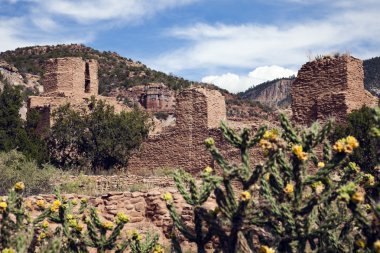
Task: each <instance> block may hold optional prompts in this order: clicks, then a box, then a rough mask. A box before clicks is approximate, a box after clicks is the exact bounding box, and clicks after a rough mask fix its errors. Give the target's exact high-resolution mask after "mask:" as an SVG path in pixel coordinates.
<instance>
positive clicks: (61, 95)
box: [28, 57, 129, 133]
mask: <svg viewBox="0 0 380 253" xmlns="http://www.w3.org/2000/svg"><path fill="white" fill-rule="evenodd" d="M44 68H45V74H44V76H43V80H42V84H43V85H44V93H43V94H41V96H30V97H29V100H28V109H30V108H37V109H38V110H39V111H40V113H41V116H42V117H41V122H39V124H38V128H37V132H39V133H44V132H46V130H48V129H49V128H47V127H50V126H51V125H52V124H53V122H52V119H51V117H50V115H51V112H52V111H53V110H54V109H56V108H58V107H59V106H62V105H65V104H68V103H70V105H71V106H72V108H74V109H83V108H84V109H88V108H86V106H87V105H88V102H89V101H90V98H91V97H92V96H95V98H96V99H97V100H104V101H106V103H108V104H110V105H112V106H114V107H115V111H116V112H121V111H122V110H129V108H127V107H126V106H124V105H122V104H119V103H118V102H117V100H116V98H111V97H103V96H99V95H98V89H99V80H98V62H97V61H96V60H86V61H84V60H82V58H79V57H66V58H55V59H49V60H47V61H46V63H45V65H44Z"/></svg>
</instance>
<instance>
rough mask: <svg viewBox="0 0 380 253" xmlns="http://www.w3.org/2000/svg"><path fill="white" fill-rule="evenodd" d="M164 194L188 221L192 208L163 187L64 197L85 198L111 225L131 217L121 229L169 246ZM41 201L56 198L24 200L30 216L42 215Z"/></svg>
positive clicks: (211, 202)
mask: <svg viewBox="0 0 380 253" xmlns="http://www.w3.org/2000/svg"><path fill="white" fill-rule="evenodd" d="M165 192H170V193H172V195H173V202H174V205H175V206H176V208H177V211H178V213H179V214H181V216H182V218H183V219H184V220H185V221H188V222H191V219H192V209H191V206H189V205H188V204H187V203H186V202H185V201H184V199H183V198H182V196H181V195H180V194H179V193H178V192H177V190H176V189H175V188H166V189H160V190H151V191H146V192H109V193H107V194H104V195H102V196H99V197H89V196H84V195H77V194H75V195H74V194H63V197H66V198H67V199H69V200H74V199H76V200H78V202H79V201H80V199H82V198H87V199H88V201H89V205H91V206H94V207H96V208H97V210H98V211H99V215H100V216H101V217H103V219H104V220H108V221H111V222H114V220H115V216H116V214H117V213H118V212H123V213H125V214H127V215H128V216H129V217H130V222H128V223H127V224H126V225H125V228H124V230H125V231H127V230H131V229H137V230H138V231H139V232H140V233H142V234H146V233H147V232H153V233H158V234H159V235H160V241H161V243H163V244H166V245H168V244H169V243H170V242H169V239H168V238H169V235H170V231H171V228H172V220H171V218H170V215H169V212H168V210H167V208H166V203H165V201H164V200H163V199H162V196H163V194H164V193H165ZM40 199H43V200H45V201H46V202H47V203H52V202H53V201H54V199H55V196H54V195H38V196H30V197H28V198H27V201H30V202H31V206H32V211H31V212H32V217H36V216H38V214H40V213H41V211H40V210H38V208H37V205H36V202H37V200H40ZM205 205H206V206H207V208H210V209H211V208H212V209H213V208H214V207H215V206H216V204H215V200H214V198H210V199H209V201H207V202H206V203H205ZM184 246H185V248H186V247H192V245H191V244H190V243H187V242H184Z"/></svg>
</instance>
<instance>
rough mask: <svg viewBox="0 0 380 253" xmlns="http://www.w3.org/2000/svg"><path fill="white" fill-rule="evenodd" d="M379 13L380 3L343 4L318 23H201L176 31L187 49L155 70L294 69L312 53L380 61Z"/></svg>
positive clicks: (173, 33) (172, 53)
mask: <svg viewBox="0 0 380 253" xmlns="http://www.w3.org/2000/svg"><path fill="white" fill-rule="evenodd" d="M288 1H290V0H288ZM320 1H325V0H320ZM298 2H303V3H305V2H306V1H303V0H301V1H298ZM332 5H333V4H332ZM379 11H380V1H374V0H362V1H355V2H354V1H343V0H342V1H341V0H339V1H337V3H335V5H334V8H331V10H330V11H329V12H327V14H326V15H325V16H323V17H319V18H318V19H312V18H311V17H309V18H307V19H305V20H296V21H291V22H284V23H281V24H266V25H263V24H258V23H247V24H241V25H228V24H222V23H218V24H206V23H198V24H195V25H192V26H188V27H174V28H172V29H170V30H168V31H167V35H168V36H172V37H174V38H176V39H182V40H185V41H186V42H187V43H186V44H184V45H185V46H182V47H180V48H177V49H176V50H174V51H168V52H166V53H163V54H162V55H161V56H160V57H159V58H158V59H157V60H152V61H151V65H153V66H157V67H159V68H161V69H163V70H165V71H167V72H181V71H187V70H200V69H208V70H212V69H216V70H218V69H226V68H227V69H234V68H254V67H257V66H263V65H280V66H285V67H288V68H293V69H296V68H299V67H300V65H301V64H303V63H304V62H306V61H307V60H308V59H307V55H308V52H309V51H311V52H312V53H313V54H314V55H317V54H325V53H331V52H336V51H340V52H342V51H343V52H345V51H349V52H351V53H352V54H353V55H354V56H356V57H360V58H363V57H367V56H368V55H372V56H376V55H379V54H380V19H379V18H378V13H379Z"/></svg>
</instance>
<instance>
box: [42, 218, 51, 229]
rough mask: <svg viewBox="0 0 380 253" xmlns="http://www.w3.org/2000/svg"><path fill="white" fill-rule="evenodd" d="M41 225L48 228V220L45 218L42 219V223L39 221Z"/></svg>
mask: <svg viewBox="0 0 380 253" xmlns="http://www.w3.org/2000/svg"><path fill="white" fill-rule="evenodd" d="M41 226H42V227H43V228H48V227H49V222H48V221H47V220H44V221H43V222H42V223H41Z"/></svg>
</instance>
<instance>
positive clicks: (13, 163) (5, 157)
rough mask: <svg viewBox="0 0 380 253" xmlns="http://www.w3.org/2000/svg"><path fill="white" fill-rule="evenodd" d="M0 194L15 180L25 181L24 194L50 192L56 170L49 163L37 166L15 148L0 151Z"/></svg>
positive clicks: (4, 192)
mask: <svg viewBox="0 0 380 253" xmlns="http://www.w3.org/2000/svg"><path fill="white" fill-rule="evenodd" d="M0 171H1V176H0V185H1V188H0V196H2V195H5V194H6V189H9V188H11V187H12V186H13V185H14V184H15V183H16V182H19V181H23V182H26V185H27V190H26V191H25V194H27V195H34V194H40V193H50V192H51V191H52V183H53V182H52V181H53V178H54V174H55V173H57V170H56V169H55V168H53V167H52V166H49V165H43V166H39V165H37V163H36V162H34V161H32V160H30V159H29V158H27V157H26V156H25V155H23V154H22V153H20V152H17V151H15V150H12V151H10V152H8V153H5V152H1V153H0Z"/></svg>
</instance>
